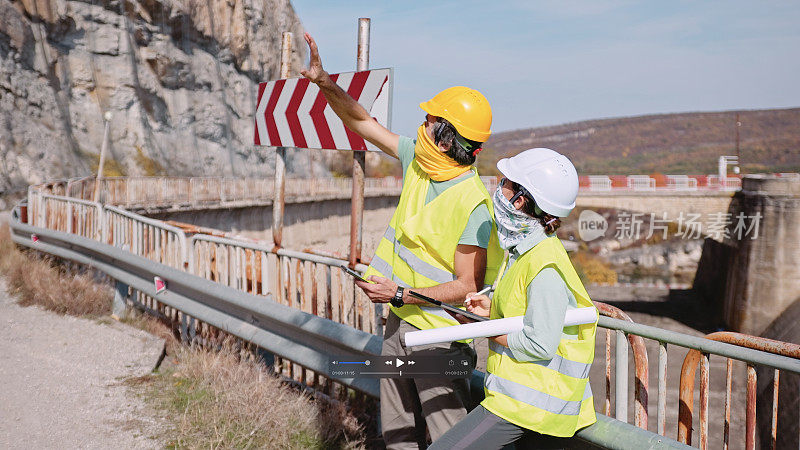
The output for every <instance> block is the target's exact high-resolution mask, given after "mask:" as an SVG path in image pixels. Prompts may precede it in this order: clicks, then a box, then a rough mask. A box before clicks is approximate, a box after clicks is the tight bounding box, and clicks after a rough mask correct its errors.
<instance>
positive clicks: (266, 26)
mask: <svg viewBox="0 0 800 450" xmlns="http://www.w3.org/2000/svg"><path fill="white" fill-rule="evenodd" d="M283 31H291V32H292V33H293V37H294V41H293V54H292V63H291V68H292V73H293V74H297V73H298V71H299V68H300V67H301V64H302V63H303V60H304V53H305V43H304V42H303V41H302V33H303V29H302V25H301V24H300V22H299V19H298V17H297V15H296V14H295V12H294V10H293V8H292V6H291V4H290V3H289V2H288V0H237V1H231V0H203V1H201V0H177V1H176V0H128V1H124V0H123V1H108V0H92V1H64V0H22V1H9V0H0V192H2V191H3V190H9V189H11V188H14V187H18V186H23V185H26V184H30V183H37V182H41V181H43V180H52V179H56V178H63V177H73V176H85V175H91V174H92V172H93V168H94V167H96V165H97V160H98V156H99V152H100V148H101V145H102V140H103V132H104V121H103V115H104V112H106V111H109V112H111V117H112V118H111V121H110V146H109V153H108V156H107V157H108V159H107V164H106V166H105V167H106V174H107V175H108V174H109V169H111V170H112V173H113V171H116V172H119V173H123V174H127V175H155V174H169V175H214V176H263V175H267V174H270V173H271V167H272V164H273V161H274V154H275V152H274V151H273V150H272V149H268V148H265V147H255V146H253V145H252V142H253V120H254V119H253V116H254V113H255V108H256V99H257V98H256V97H257V90H258V84H257V83H258V82H259V81H264V80H270V79H275V78H277V76H278V72H279V64H280V43H281V33H282V32H283ZM288 153H289V158H290V160H289V161H288V164H287V165H288V168H289V170H290V171H291V170H293V169H295V170H297V169H302V170H304V169H306V168H307V166H308V164H310V163H311V160H310V159H309V158H308V157H307V156H306V155H303V154H302V153H299V152H288ZM293 156H294V159H295V160H294V161H292V157H293ZM321 164H322V163H321V162H319V163H317V165H318V166H321ZM319 170H323V171H324V170H325V169H324V168H322V167H320V169H319Z"/></svg>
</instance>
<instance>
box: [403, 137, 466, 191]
mask: <svg viewBox="0 0 800 450" xmlns="http://www.w3.org/2000/svg"><path fill="white" fill-rule="evenodd" d="M414 155H415V157H416V159H417V164H419V167H420V168H421V169H422V170H424V171H425V173H427V174H428V176H430V177H431V179H432V180H433V181H447V180H452V179H453V178H455V177H457V176H459V175H461V174H462V173H464V172H466V171H468V170H469V166H460V165H458V163H457V162H455V161H453V159H452V158H450V157H449V156H447V155H445V154H444V153H442V152H441V151H440V150H439V147H438V146H436V144H434V143H433V141H432V140H431V138H430V137H428V133H426V132H425V125H420V127H419V129H418V130H417V145H416V146H415V147H414Z"/></svg>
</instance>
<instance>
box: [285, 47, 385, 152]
mask: <svg viewBox="0 0 800 450" xmlns="http://www.w3.org/2000/svg"><path fill="white" fill-rule="evenodd" d="M305 38H306V42H308V49H309V51H310V53H311V57H310V59H309V62H308V68H307V69H304V70H301V71H300V74H301V75H303V76H304V77H306V78H308V79H309V80H310V81H311V82H312V83H314V84H316V85H317V86H319V89H320V90H321V91H322V94H323V95H324V96H325V99H326V100H328V104H329V105H331V109H333V112H335V113H336V115H337V116H339V118H340V119H342V122H344V125H345V126H346V127H347V128H349V129H350V130H351V131H353V132H354V133H356V134H358V135H359V136H361V137H362V138H364V139H366V140H367V141H369V142H371V143H373V144H374V145H375V146H377V147H378V148H379V149H381V150H383V152H384V153H386V154H387V155H389V156H393V157H395V158H397V144H398V142H399V137H398V136H397V135H396V134H394V133H392V132H391V131H389V129H387V128H386V127H384V126H383V125H381V124H379V123H378V122H377V121H376V120H374V119H373V118H372V117H371V116H370V115H369V113H368V112H367V110H366V109H364V107H363V106H361V105H360V104H358V102H357V101H355V100H354V99H353V97H350V95H348V94H347V92H345V91H344V89H342V88H341V87H339V85H337V84H336V83H334V82H333V80H331V77H330V76H329V75H328V72H326V71H325V70H324V69H323V68H322V60H321V59H320V57H319V50H318V49H317V43H316V42H314V39H313V38H312V37H311V35H310V34H308V33H306V34H305Z"/></svg>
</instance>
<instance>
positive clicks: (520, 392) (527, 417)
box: [481, 236, 597, 437]
mask: <svg viewBox="0 0 800 450" xmlns="http://www.w3.org/2000/svg"><path fill="white" fill-rule="evenodd" d="M545 267H553V268H554V269H556V270H557V271H558V273H559V274H560V275H561V277H562V278H563V280H564V281H565V283H566V284H567V287H568V288H569V290H570V291H572V294H573V295H574V296H575V299H576V300H577V303H578V307H579V308H581V307H586V306H593V304H592V301H591V300H590V299H589V294H587V293H586V289H585V288H584V287H583V283H581V281H580V278H578V274H577V273H575V269H574V268H573V267H572V263H571V262H570V260H569V257H568V256H567V252H566V251H565V250H564V246H563V245H562V244H561V241H559V240H558V238H556V237H555V236H553V237H549V238H546V239H545V240H543V241H542V242H540V243H538V244H537V245H536V246H535V247H533V248H532V249H531V250H529V251H527V252H526V253H525V254H523V255H522V256H520V257H519V259H518V260H517V261H516V262H515V263H514V265H513V266H511V268H510V269H509V270H508V271H507V272H506V274H505V275H503V278H502V279H501V280H500V282H499V283H498V285H497V290H496V291H495V293H494V298H493V300H492V310H491V318H492V319H500V318H503V317H514V316H522V315H525V310H526V309H527V306H528V294H527V290H528V285H529V284H530V283H531V281H532V280H533V278H534V277H535V276H536V274H538V273H539V272H540V271H541V270H542V269H543V268H545ZM596 330H597V321H596V320H595V322H594V323H590V324H585V325H576V326H571V327H566V328H564V332H563V333H562V339H561V342H560V343H559V345H558V350H557V351H556V356H555V357H554V358H553V359H551V360H543V361H535V362H524V361H518V360H516V359H514V357H513V355H512V354H511V351H510V350H509V349H508V347H504V346H502V345H499V344H497V343H495V342H492V341H490V344H491V345H490V346H489V358H488V360H487V363H486V371H487V374H486V381H485V383H484V391H485V393H486V398H485V399H484V400H483V402H482V403H481V405H483V406H484V407H485V408H486V409H488V410H489V411H491V412H492V413H494V414H495V415H497V416H499V417H502V418H503V419H505V420H507V421H509V422H511V423H514V424H516V425H519V426H521V427H523V428H527V429H529V430H533V431H536V432H538V433H542V434H548V435H551V436H560V437H568V436H572V435H573V434H575V431H577V430H579V429H581V428H583V427H585V426H587V425H591V424H593V423H594V422H595V421H596V420H597V418H596V416H595V411H594V400H593V398H592V389H591V387H590V386H589V369H590V367H591V365H592V361H593V360H594V337H595V331H596ZM576 336H577V337H576Z"/></svg>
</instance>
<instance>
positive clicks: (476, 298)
mask: <svg viewBox="0 0 800 450" xmlns="http://www.w3.org/2000/svg"><path fill="white" fill-rule="evenodd" d="M464 306H466V307H467V311H469V312H471V313H473V314H477V315H479V316H482V317H489V313H490V312H491V310H492V300H491V299H490V298H489V297H487V296H485V295H476V293H475V292H471V293H469V294H467V299H466V300H464Z"/></svg>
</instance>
